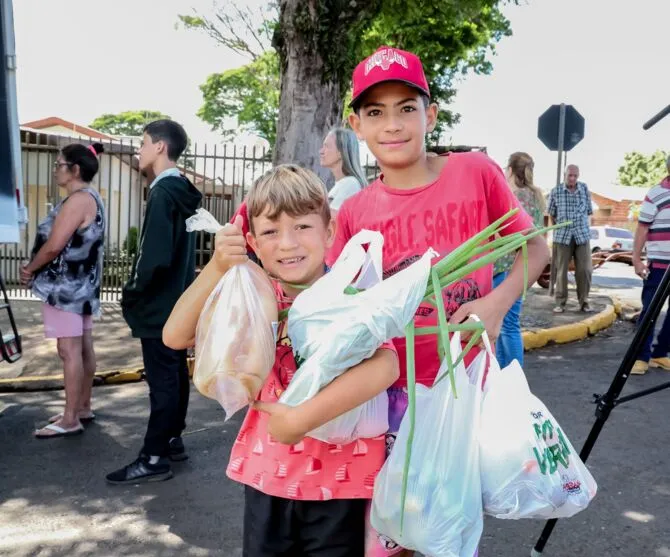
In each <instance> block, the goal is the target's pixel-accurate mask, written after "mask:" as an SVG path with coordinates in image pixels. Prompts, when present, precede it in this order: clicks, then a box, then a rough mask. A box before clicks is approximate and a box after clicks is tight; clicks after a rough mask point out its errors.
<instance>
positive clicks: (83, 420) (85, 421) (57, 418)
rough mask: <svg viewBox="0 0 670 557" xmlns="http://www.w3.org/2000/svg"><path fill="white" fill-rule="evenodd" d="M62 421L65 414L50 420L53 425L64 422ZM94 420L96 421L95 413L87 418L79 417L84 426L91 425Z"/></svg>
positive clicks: (52, 417) (57, 415)
mask: <svg viewBox="0 0 670 557" xmlns="http://www.w3.org/2000/svg"><path fill="white" fill-rule="evenodd" d="M62 419H63V414H56V415H55V416H51V417H50V418H49V423H50V424H53V423H56V422H57V421H59V420H62ZM93 420H95V414H94V413H93V412H91V414H90V415H89V416H86V417H85V418H82V417H81V416H79V421H80V422H81V423H82V424H87V423H90V422H92V421H93Z"/></svg>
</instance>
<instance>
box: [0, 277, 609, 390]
mask: <svg viewBox="0 0 670 557" xmlns="http://www.w3.org/2000/svg"><path fill="white" fill-rule="evenodd" d="M611 303H612V302H611V300H610V298H609V297H608V296H606V295H603V294H599V293H594V295H593V296H592V297H591V306H592V307H593V309H594V310H595V313H594V314H591V315H586V314H584V313H581V312H580V311H579V310H578V309H579V308H578V306H577V301H576V295H575V293H574V291H573V290H571V291H570V301H569V302H568V306H567V311H566V312H565V313H562V314H555V313H553V311H552V309H553V307H554V301H553V298H551V297H549V295H548V291H547V290H544V289H542V288H539V287H534V288H532V289H530V290H529V291H528V295H527V298H526V302H525V304H524V311H523V315H522V318H521V324H522V327H523V328H524V330H525V331H527V334H526V337H527V338H531V337H532V340H531V342H530V344H528V343H527V344H526V345H527V348H538V347H540V346H544V345H546V344H547V343H550V342H552V341H556V342H570V340H578V339H579V338H586V336H588V334H589V331H588V329H587V328H586V327H582V328H581V329H580V331H581V332H579V333H578V334H577V337H576V338H574V339H573V338H572V337H570V338H568V340H565V339H564V337H560V338H557V339H554V338H552V337H551V335H549V334H547V333H546V331H547V330H554V328H556V327H561V328H562V329H563V330H566V329H567V330H568V331H573V329H574V326H575V325H576V324H578V323H581V322H583V321H584V320H585V319H587V318H592V317H593V316H595V315H597V314H598V312H603V311H604V310H606V308H607V306H608V305H610V307H611ZM12 309H13V310H14V315H15V318H16V321H17V325H18V327H19V331H20V333H21V336H22V339H23V357H22V358H21V359H20V360H19V361H18V362H17V363H15V364H12V365H10V364H7V363H4V362H0V390H1V389H3V388H7V387H8V383H9V384H16V383H20V382H23V381H31V382H33V381H34V382H36V383H40V384H41V388H45V386H44V383H46V381H40V378H47V377H49V379H50V381H49V382H52V381H53V376H61V375H62V367H61V362H60V359H59V358H58V355H57V353H56V342H55V341H53V340H47V339H45V338H44V334H43V327H42V315H41V304H40V302H34V301H27V300H16V301H13V302H12ZM612 320H613V319H612ZM610 323H611V321H610ZM2 325H3V329H4V327H5V324H4V323H3V324H2ZM608 325H609V323H608ZM591 334H592V333H591ZM93 336H94V345H95V352H96V356H97V361H98V372H99V374H107V375H114V376H116V375H117V373H118V372H120V371H121V372H122V371H127V370H132V371H134V372H136V371H139V370H141V369H142V352H141V349H140V342H139V340H138V339H134V338H132V336H131V335H130V331H129V330H128V327H127V325H126V323H125V321H124V320H123V316H122V314H121V308H120V306H119V305H118V304H103V314H102V317H101V318H100V319H99V320H96V321H95V324H94V328H93ZM540 337H541V341H540V340H538V339H540ZM524 340H526V339H524ZM133 375H134V376H137V374H136V373H134V374H133ZM16 380H18V381H16ZM3 383H4V385H3ZM35 386H37V385H35ZM56 386H57V382H56V384H55V385H53V386H52V387H51V388H55V387H56Z"/></svg>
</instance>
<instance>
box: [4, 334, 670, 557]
mask: <svg viewBox="0 0 670 557" xmlns="http://www.w3.org/2000/svg"><path fill="white" fill-rule="evenodd" d="M631 334H632V325H630V324H628V323H618V324H616V325H615V326H614V327H613V328H611V329H609V330H608V331H605V332H604V333H600V334H599V335H598V336H597V337H594V338H592V339H589V340H586V341H584V342H580V343H575V344H571V345H565V346H554V347H550V348H545V349H542V350H538V351H535V352H532V353H530V354H529V355H528V360H527V366H526V371H527V375H528V378H529V381H530V383H531V387H532V388H533V390H534V391H535V393H536V394H537V395H538V396H540V397H541V398H542V399H543V400H544V401H545V402H546V404H547V405H548V406H549V408H550V409H551V410H552V412H553V413H554V414H555V415H556V417H557V419H558V420H559V421H560V423H561V424H562V426H563V428H564V429H565V430H567V432H568V434H569V436H570V438H571V440H572V441H573V443H574V444H575V445H576V446H581V443H582V441H583V439H584V438H585V436H586V434H587V432H588V430H589V428H590V426H591V424H592V422H593V419H594V418H593V410H594V406H593V405H592V404H591V395H592V393H595V392H603V391H604V390H605V389H606V388H607V386H608V385H609V383H610V380H611V378H612V376H613V375H614V372H615V370H616V367H617V365H618V363H619V361H620V360H621V356H622V354H623V352H624V351H625V349H626V347H627V342H629V340H630V338H631ZM669 379H670V374H668V373H664V372H655V373H650V374H648V375H647V376H644V377H634V378H632V379H631V380H630V381H629V386H628V389H627V391H631V390H632V389H637V388H647V387H650V386H652V385H654V384H657V383H660V382H662V381H664V380H669ZM62 396H63V395H62V392H43V393H15V394H5V395H0V409H2V410H3V411H2V417H1V418H0V439H1V440H2V446H3V447H4V448H5V451H4V452H3V455H2V457H0V555H3V556H7V557H24V556H25V557H28V556H39V557H47V556H48V557H65V556H68V557H79V556H96V557H97V556H112V555H114V556H139V555H143V556H167V557H172V556H175V557H176V556H224V557H230V556H235V555H239V554H240V536H241V531H240V528H241V516H242V492H241V489H240V488H239V487H238V486H236V485H235V484H233V483H232V482H230V481H228V480H227V479H226V477H225V474H224V469H225V465H226V459H227V455H228V451H229V449H230V445H231V442H232V440H233V439H234V437H235V434H236V430H237V428H238V426H239V418H237V419H233V420H231V421H230V422H227V423H224V421H223V414H222V412H221V411H220V410H219V408H218V407H217V405H216V404H214V403H212V402H210V401H208V400H205V399H203V398H202V397H201V396H200V395H198V394H197V393H196V394H193V396H192V406H191V413H190V419H189V424H188V435H187V436H186V437H185V441H186V443H187V446H188V449H189V452H190V454H191V460H190V461H188V462H187V463H185V464H182V465H179V467H175V471H176V472H177V474H176V475H175V478H174V479H172V480H170V481H168V482H164V483H160V484H153V485H148V486H141V487H121V488H118V487H110V486H107V485H106V484H105V482H104V474H105V473H106V472H108V471H110V470H112V469H114V468H116V467H117V466H120V465H123V464H125V463H126V462H127V461H128V460H129V459H131V458H132V457H134V455H135V453H136V451H137V450H138V448H139V445H140V442H141V438H142V434H143V428H144V426H145V423H146V417H147V400H146V390H145V385H144V384H141V383H140V384H129V385H122V386H113V387H99V388H97V389H96V390H95V405H96V410H97V412H98V421H97V423H95V424H93V425H91V426H89V428H88V430H87V432H86V433H85V434H84V435H82V436H80V437H77V438H72V439H60V440H50V441H37V440H34V439H32V438H31V436H30V432H31V430H32V429H33V428H34V427H35V426H37V425H38V424H41V423H43V421H44V420H45V419H46V418H47V417H48V416H49V415H50V414H52V413H54V412H56V411H57V410H58V409H59V404H60V401H61V400H62ZM668 396H670V391H665V392H662V393H658V394H654V395H651V396H649V397H646V398H643V399H640V400H637V401H634V402H631V403H629V404H626V405H623V406H621V407H620V408H617V409H616V410H615V411H614V413H613V415H612V417H611V418H610V421H609V422H608V424H607V425H606V427H605V429H604V432H603V434H602V435H601V438H600V440H599V441H598V444H597V445H596V448H595V450H594V452H593V454H592V459H591V460H590V462H589V465H590V468H591V470H592V472H593V475H594V476H595V478H596V480H597V481H598V484H599V494H598V496H597V498H596V499H595V501H594V502H593V504H592V506H591V507H590V508H589V509H588V510H587V511H585V512H583V513H581V514H580V515H577V516H576V517H574V518H572V519H570V520H565V521H561V522H559V525H558V527H557V528H556V530H555V532H554V535H553V537H552V538H551V540H550V541H549V544H548V546H547V548H546V549H545V552H544V555H550V556H559V557H567V556H572V555H580V556H583V557H602V556H609V557H615V556H620V557H631V556H635V555H640V556H642V555H644V556H650V557H651V556H653V557H670V527H669V526H668V522H669V521H670V472H669V471H668V460H669V457H670V450H669V449H668V442H669V441H670V433H668V426H667V423H668V421H667V408H668ZM542 526H543V524H542V523H541V522H536V521H519V522H505V521H499V520H493V519H487V521H486V525H485V531H484V537H483V539H482V550H481V552H480V555H481V556H482V557H517V556H527V555H529V552H530V548H531V547H532V545H533V544H534V542H535V540H536V538H537V536H538V534H539V533H540V531H541V529H542Z"/></svg>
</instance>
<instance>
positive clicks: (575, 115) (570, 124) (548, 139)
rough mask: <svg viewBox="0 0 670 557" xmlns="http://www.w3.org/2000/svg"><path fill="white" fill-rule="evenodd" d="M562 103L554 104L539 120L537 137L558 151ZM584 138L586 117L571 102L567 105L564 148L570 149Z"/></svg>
mask: <svg viewBox="0 0 670 557" xmlns="http://www.w3.org/2000/svg"><path fill="white" fill-rule="evenodd" d="M560 119H561V105H560V104H554V105H552V106H550V107H549V108H548V109H547V110H546V112H545V113H544V114H543V115H542V116H540V118H539V119H538V121H537V137H538V138H539V139H540V141H542V143H544V144H545V145H546V146H547V148H548V149H549V150H551V151H558V147H559V137H558V134H559V127H560ZM582 139H584V117H583V116H582V115H581V114H580V113H579V112H577V110H576V109H575V107H574V106H572V105H571V104H568V105H565V139H564V140H563V150H564V151H569V150H570V149H572V148H573V147H574V146H575V145H577V143H579V142H580V141H581V140H582Z"/></svg>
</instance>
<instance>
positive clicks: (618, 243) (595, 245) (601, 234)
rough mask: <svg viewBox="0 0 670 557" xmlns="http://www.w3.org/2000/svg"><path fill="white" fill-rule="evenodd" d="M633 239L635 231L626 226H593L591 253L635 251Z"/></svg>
mask: <svg viewBox="0 0 670 557" xmlns="http://www.w3.org/2000/svg"><path fill="white" fill-rule="evenodd" d="M633 240H634V236H633V233H632V232H631V231H630V230H626V229H625V228H615V227H613V226H592V227H591V253H597V252H599V251H604V252H610V253H616V252H621V251H633Z"/></svg>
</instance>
